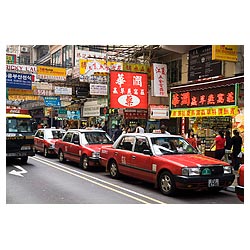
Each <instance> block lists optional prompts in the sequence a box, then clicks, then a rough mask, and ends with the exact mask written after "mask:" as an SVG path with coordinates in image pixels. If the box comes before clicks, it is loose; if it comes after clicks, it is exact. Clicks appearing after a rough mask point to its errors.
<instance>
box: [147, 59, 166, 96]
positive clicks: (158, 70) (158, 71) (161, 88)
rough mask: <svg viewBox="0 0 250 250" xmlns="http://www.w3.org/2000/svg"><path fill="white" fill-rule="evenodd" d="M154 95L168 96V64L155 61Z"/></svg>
mask: <svg viewBox="0 0 250 250" xmlns="http://www.w3.org/2000/svg"><path fill="white" fill-rule="evenodd" d="M152 67H153V80H152V81H151V85H152V90H153V93H152V96H160V97H168V92H167V65H166V64H158V63H153V66H152Z"/></svg>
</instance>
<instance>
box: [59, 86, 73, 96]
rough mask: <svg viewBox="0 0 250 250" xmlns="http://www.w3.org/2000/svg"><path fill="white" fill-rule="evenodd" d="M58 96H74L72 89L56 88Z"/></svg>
mask: <svg viewBox="0 0 250 250" xmlns="http://www.w3.org/2000/svg"><path fill="white" fill-rule="evenodd" d="M55 94H56V95H72V88H66V87H58V86H55Z"/></svg>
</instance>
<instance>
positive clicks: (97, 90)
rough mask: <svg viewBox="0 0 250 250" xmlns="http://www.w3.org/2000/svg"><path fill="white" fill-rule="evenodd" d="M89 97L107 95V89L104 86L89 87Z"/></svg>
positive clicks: (92, 85)
mask: <svg viewBox="0 0 250 250" xmlns="http://www.w3.org/2000/svg"><path fill="white" fill-rule="evenodd" d="M89 88H90V94H91V95H107V94H108V87H107V85H106V84H93V83H91V84H90V85H89Z"/></svg>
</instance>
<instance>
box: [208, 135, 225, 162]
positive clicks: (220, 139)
mask: <svg viewBox="0 0 250 250" xmlns="http://www.w3.org/2000/svg"><path fill="white" fill-rule="evenodd" d="M225 143H226V138H225V137H224V133H223V132H222V131H219V134H218V135H217V136H216V137H215V139H214V142H213V144H212V145H211V147H210V150H211V149H212V148H213V147H214V145H215V158H216V159H218V160H221V159H222V157H223V156H224V155H225Z"/></svg>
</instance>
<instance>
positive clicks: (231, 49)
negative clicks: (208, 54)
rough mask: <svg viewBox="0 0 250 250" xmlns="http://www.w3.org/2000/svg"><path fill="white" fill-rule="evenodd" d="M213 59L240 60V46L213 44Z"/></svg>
mask: <svg viewBox="0 0 250 250" xmlns="http://www.w3.org/2000/svg"><path fill="white" fill-rule="evenodd" d="M212 60H221V61H230V62H238V46H237V45H212Z"/></svg>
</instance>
